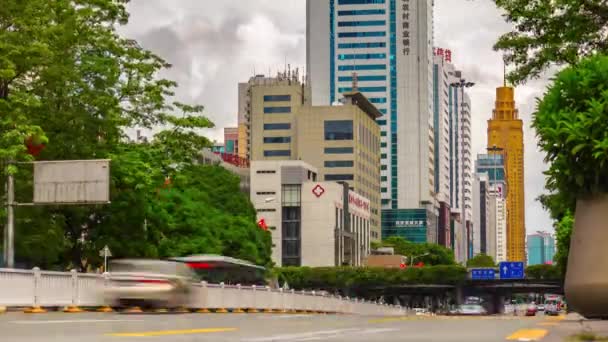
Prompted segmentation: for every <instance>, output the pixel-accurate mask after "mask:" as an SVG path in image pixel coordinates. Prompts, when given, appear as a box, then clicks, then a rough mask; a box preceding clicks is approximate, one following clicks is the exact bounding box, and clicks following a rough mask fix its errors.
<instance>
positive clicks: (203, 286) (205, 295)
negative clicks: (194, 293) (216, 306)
mask: <svg viewBox="0 0 608 342" xmlns="http://www.w3.org/2000/svg"><path fill="white" fill-rule="evenodd" d="M200 294H201V297H202V302H203V305H201V307H200V308H198V310H196V312H197V313H209V312H210V311H209V308H208V306H209V299H208V298H209V289H208V288H207V282H206V281H204V280H203V281H201V293H200Z"/></svg>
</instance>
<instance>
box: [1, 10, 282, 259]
mask: <svg viewBox="0 0 608 342" xmlns="http://www.w3.org/2000/svg"><path fill="white" fill-rule="evenodd" d="M127 2H128V1H126V0H78V1H73V0H57V1H46V0H28V1H21V0H5V1H3V3H2V6H1V8H0V41H1V42H2V43H1V44H0V115H2V120H0V129H1V130H2V134H1V135H0V160H2V161H3V162H4V164H3V165H4V166H5V167H4V168H2V170H1V171H2V173H3V175H5V174H6V172H18V174H17V179H16V187H17V194H18V196H19V197H23V198H20V199H19V200H21V201H28V200H30V201H31V195H28V194H31V193H32V192H31V191H32V177H31V168H30V167H29V166H27V165H22V164H20V166H19V168H18V169H17V168H16V167H15V166H14V165H10V167H7V164H6V162H7V161H11V160H31V159H32V156H30V155H28V154H27V153H26V151H27V149H26V147H25V145H24V141H25V140H27V139H28V138H29V137H34V138H35V139H36V141H37V142H38V143H45V144H46V148H45V149H44V150H43V151H42V152H41V153H40V155H39V156H38V157H37V158H39V159H42V160H71V159H102V158H107V159H111V160H112V162H111V184H110V194H111V203H110V204H107V205H97V206H48V207H19V208H18V209H17V210H16V217H17V220H16V247H17V248H16V257H17V261H19V262H20V263H21V264H22V265H27V266H33V265H37V266H40V267H45V268H53V267H55V268H62V269H63V268H67V267H76V268H79V269H82V270H84V269H87V268H89V267H95V266H98V265H99V264H100V262H101V261H100V258H99V255H98V251H99V250H100V249H101V248H102V247H103V246H104V245H105V244H108V245H109V247H110V248H111V249H112V252H113V254H114V255H115V256H117V257H164V256H178V255H185V254H189V253H220V254H225V255H228V256H234V257H240V258H244V259H247V260H250V261H253V262H256V263H261V264H268V263H269V262H270V238H269V236H268V233H267V232H263V231H261V230H260V229H258V228H257V227H256V225H255V212H254V210H253V207H252V206H251V204H250V203H249V201H248V197H247V196H246V195H244V194H242V193H240V192H239V187H238V178H236V177H235V176H233V175H232V174H230V173H229V172H227V171H225V170H222V169H221V168H219V167H210V166H200V165H196V164H195V160H196V159H197V156H198V153H200V151H201V149H203V148H205V147H207V146H209V145H210V142H209V140H208V139H207V138H205V137H204V135H202V134H201V133H202V132H204V131H203V130H204V129H206V128H211V127H213V123H212V122H211V121H210V120H208V119H207V118H206V117H205V116H204V115H203V110H204V108H203V107H202V106H200V105H190V104H183V103H179V102H176V101H173V99H172V98H173V95H174V89H175V88H176V87H177V84H176V83H175V82H173V81H171V80H167V79H163V78H161V77H160V76H159V72H161V71H162V70H163V69H166V68H169V67H170V65H169V64H168V63H167V62H166V61H164V60H163V59H162V58H161V57H159V56H157V55H155V54H154V53H152V52H150V51H147V50H145V49H143V48H141V47H140V46H139V45H138V44H137V42H136V41H134V40H131V39H127V38H125V37H122V36H120V35H119V34H118V33H117V31H116V30H117V28H118V27H119V26H120V25H123V24H126V23H127V21H128V13H127V10H126V7H125V6H126V3H127ZM133 127H139V128H143V129H146V128H158V127H161V128H162V131H160V132H159V133H157V134H156V135H155V136H154V137H153V138H152V139H151V141H150V142H146V143H139V142H134V141H131V140H130V139H129V138H128V136H127V134H126V132H127V130H129V129H131V128H133ZM0 184H4V182H0ZM2 193H4V191H3V192H2ZM28 196H29V198H27V197H28Z"/></svg>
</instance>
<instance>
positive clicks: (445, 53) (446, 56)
mask: <svg viewBox="0 0 608 342" xmlns="http://www.w3.org/2000/svg"><path fill="white" fill-rule="evenodd" d="M435 56H441V57H443V60H445V61H446V62H449V63H451V62H452V50H448V49H443V48H435Z"/></svg>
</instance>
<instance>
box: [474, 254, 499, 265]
mask: <svg viewBox="0 0 608 342" xmlns="http://www.w3.org/2000/svg"><path fill="white" fill-rule="evenodd" d="M467 267H496V262H494V259H492V257H491V256H489V255H487V254H484V253H480V254H477V255H476V256H474V257H472V258H471V259H469V260H467Z"/></svg>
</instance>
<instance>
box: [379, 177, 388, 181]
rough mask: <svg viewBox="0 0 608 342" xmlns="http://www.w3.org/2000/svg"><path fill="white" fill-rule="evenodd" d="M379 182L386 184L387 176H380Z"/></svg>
mask: <svg viewBox="0 0 608 342" xmlns="http://www.w3.org/2000/svg"><path fill="white" fill-rule="evenodd" d="M380 181H381V182H386V181H388V177H387V176H381V177H380Z"/></svg>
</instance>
